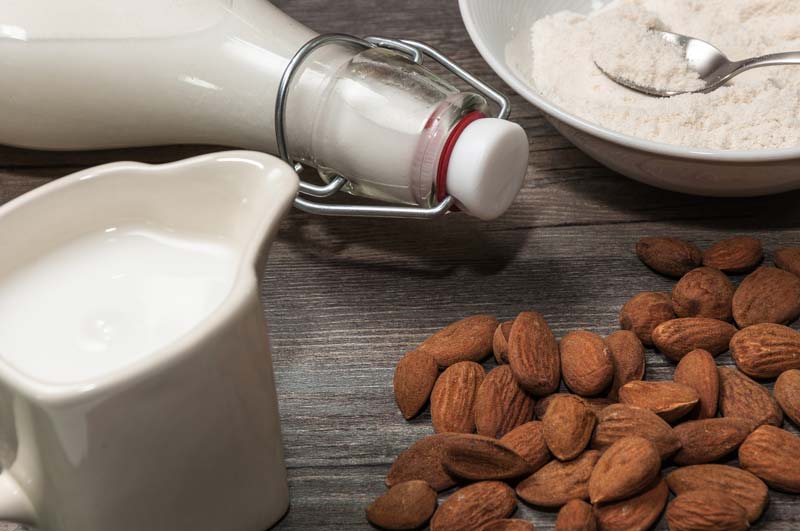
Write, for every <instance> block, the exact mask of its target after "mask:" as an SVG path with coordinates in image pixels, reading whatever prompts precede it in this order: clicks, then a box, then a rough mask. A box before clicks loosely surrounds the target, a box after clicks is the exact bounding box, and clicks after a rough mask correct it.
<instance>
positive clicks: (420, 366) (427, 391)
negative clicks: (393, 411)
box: [394, 350, 439, 420]
mask: <svg viewBox="0 0 800 531" xmlns="http://www.w3.org/2000/svg"><path fill="white" fill-rule="evenodd" d="M438 376H439V368H438V367H437V366H436V362H435V361H434V360H433V358H432V357H431V356H430V355H428V354H427V353H425V352H421V351H419V350H414V351H411V352H409V353H408V354H406V355H405V356H403V357H402V358H401V359H400V361H399V362H398V363H397V367H395V369H394V398H395V401H396V402H397V406H398V407H399V408H400V412H401V413H402V414H403V417H405V419H406V420H410V419H412V418H414V417H416V416H417V415H418V414H419V412H420V411H422V409H423V408H424V407H425V404H427V403H428V398H429V397H430V396H431V391H432V390H433V386H434V384H435V383H436V378H438Z"/></svg>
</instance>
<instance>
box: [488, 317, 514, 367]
mask: <svg viewBox="0 0 800 531" xmlns="http://www.w3.org/2000/svg"><path fill="white" fill-rule="evenodd" d="M513 324H514V321H506V322H505V323H502V324H501V325H500V326H498V327H497V328H496V329H495V331H494V338H493V339H492V351H493V352H494V359H495V361H497V364H498V365H503V364H505V363H508V336H509V335H510V334H511V326H512V325H513Z"/></svg>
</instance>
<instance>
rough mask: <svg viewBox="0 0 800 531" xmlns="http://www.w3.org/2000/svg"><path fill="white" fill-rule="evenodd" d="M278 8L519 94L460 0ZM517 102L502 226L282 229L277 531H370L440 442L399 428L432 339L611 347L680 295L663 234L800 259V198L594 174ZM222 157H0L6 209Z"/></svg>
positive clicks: (422, 425) (773, 511)
mask: <svg viewBox="0 0 800 531" xmlns="http://www.w3.org/2000/svg"><path fill="white" fill-rule="evenodd" d="M276 3H277V4H278V5H279V6H280V7H282V8H283V9H285V10H286V11H288V12H289V13H290V14H291V15H293V16H294V17H296V18H297V19H299V20H301V21H302V22H304V23H306V24H308V25H309V26H311V27H313V28H315V29H316V30H318V31H320V32H325V31H341V32H351V33H355V34H362V35H367V34H375V35H384V36H391V37H406V38H414V39H420V40H424V41H427V42H429V43H431V44H433V45H434V46H436V47H438V48H440V49H441V50H443V51H444V52H446V53H447V54H449V55H450V56H452V57H454V58H455V59H456V60H457V61H459V62H461V63H462V64H463V65H465V66H466V67H468V68H469V69H471V70H472V71H473V72H475V73H477V74H479V75H480V76H482V77H483V78H484V79H487V80H489V81H490V82H492V83H494V84H496V85H497V86H498V87H501V88H503V89H504V90H506V91H508V92H509V93H510V90H509V89H508V87H506V86H505V85H504V84H503V83H502V82H500V80H499V79H498V78H497V76H496V75H494V74H493V73H492V72H491V70H490V69H489V67H488V66H487V65H486V64H485V63H484V61H483V60H482V59H481V58H480V56H479V55H478V53H477V51H476V50H475V48H474V47H473V46H472V44H471V43H470V41H469V38H468V36H467V34H466V31H465V30H464V27H463V25H462V22H461V19H460V16H459V13H458V7H457V3H456V1H455V0H433V1H431V0H406V1H403V2H385V1H380V0H348V1H346V2H337V1H332V0H327V1H323V0H279V1H278V2H276ZM512 100H513V104H514V106H513V113H512V119H514V120H516V121H518V122H519V123H521V124H522V125H523V126H524V127H525V129H526V130H527V132H528V135H529V136H530V140H531V164H530V168H529V172H528V181H527V184H526V186H525V188H524V190H523V191H522V193H521V194H520V195H519V199H518V201H517V202H516V204H515V205H514V206H513V207H512V209H511V210H510V211H509V212H508V214H507V215H505V216H504V217H503V218H502V219H500V220H498V221H495V222H492V223H484V222H479V221H476V220H473V219H468V218H466V217H464V216H463V215H452V216H448V217H447V218H446V219H443V220H439V221H433V222H414V221H385V220H365V219H323V218H319V217H313V216H310V215H306V214H303V213H301V212H293V213H292V214H291V215H290V216H289V218H288V219H287V220H286V221H285V222H284V224H283V226H282V230H281V232H280V235H279V237H278V241H277V243H276V244H275V246H274V248H273V250H272V253H271V261H270V263H269V266H268V270H267V271H266V274H265V275H264V278H263V282H262V287H263V300H264V304H265V306H266V313H267V316H268V320H269V322H270V329H271V335H272V340H273V350H274V358H275V371H276V375H277V384H278V394H279V399H280V407H281V414H282V418H283V430H284V431H283V434H284V440H285V446H286V459H287V464H288V467H289V476H290V483H291V493H292V508H291V510H290V512H289V513H288V515H287V516H286V517H285V518H284V520H283V521H282V522H281V523H280V524H279V525H278V526H277V529H279V530H281V531H290V530H291V531H294V530H297V531H300V530H304V531H310V530H322V529H369V526H368V525H367V524H366V522H365V519H364V508H365V507H366V505H367V504H368V503H369V502H370V501H371V500H372V499H373V498H374V497H376V496H377V495H378V494H380V493H382V492H383V490H384V486H383V478H384V476H385V474H386V472H387V470H388V468H389V465H390V463H391V462H392V460H393V459H394V457H395V456H396V455H397V454H398V453H399V452H400V451H401V450H403V449H404V448H406V447H407V446H408V445H409V444H411V443H412V442H413V441H415V440H416V439H418V438H420V437H422V436H424V435H426V434H429V433H432V428H431V426H430V417H429V415H428V414H427V413H426V414H424V415H422V416H421V417H420V418H418V419H416V420H415V421H413V422H410V423H409V422H406V421H404V420H403V418H402V416H401V415H400V413H399V412H398V411H397V408H396V407H395V405H394V399H393V395H392V373H393V367H394V365H395V363H396V362H397V360H398V359H399V358H400V356H401V355H402V354H403V353H404V352H406V351H408V350H410V349H412V348H414V346H415V345H416V344H417V343H418V342H419V341H421V340H422V339H424V338H425V337H426V336H427V335H428V334H430V333H431V332H433V331H435V330H436V329H437V328H440V327H441V326H443V325H445V324H447V323H449V322H451V321H454V320H456V319H458V318H461V317H463V316H466V315H469V314H475V313H491V314H495V315H497V316H498V317H500V318H501V319H508V318H512V317H513V316H515V315H516V314H517V313H518V312H520V311H522V310H527V309H537V310H539V311H541V312H542V313H544V315H545V316H546V317H547V318H548V319H549V321H550V323H551V325H552V326H553V328H554V330H555V332H556V334H557V335H559V336H560V335H563V334H564V333H565V332H567V331H569V330H574V329H589V330H593V331H596V332H598V333H601V334H607V333H610V332H611V331H613V330H615V329H616V328H617V312H618V310H619V308H620V306H621V305H622V304H623V303H624V302H625V301H626V300H627V299H628V298H629V297H630V296H631V295H632V294H634V293H635V292H637V291H644V290H669V289H671V286H672V282H670V281H668V280H665V279H663V278H660V277H658V276H657V275H655V274H653V273H651V272H649V271H648V270H647V269H646V268H645V267H644V266H642V265H641V264H640V263H639V261H638V260H637V259H636V257H635V256H634V253H633V246H634V243H635V242H636V240H637V239H638V238H640V237H642V236H645V235H659V234H669V235H674V236H679V237H683V238H686V239H688V240H691V241H694V242H696V243H697V244H699V245H701V246H705V245H708V244H709V243H711V242H713V241H716V240H719V239H721V238H723V237H725V236H728V235H731V234H740V233H746V234H752V235H755V236H757V237H760V238H762V239H763V240H764V242H765V245H766V247H767V248H768V249H774V248H775V247H776V246H778V245H789V244H793V245H799V244H800V231H798V228H797V227H798V226H800V225H799V224H800V209H798V208H797V205H798V204H800V193H788V194H784V195H780V196H775V197H768V198H759V199H735V200H734V199H732V200H724V199H703V198H699V197H691V196H687V195H680V194H676V193H670V192H665V191H661V190H657V189H654V188H650V187H648V186H645V185H642V184H638V183H636V182H633V181H630V180H628V179H625V178H623V177H621V176H619V175H617V174H615V173H614V172H612V171H610V170H608V169H605V168H603V167H601V166H599V165H598V164H597V163H595V162H594V161H592V160H591V159H590V158H588V157H587V156H586V155H584V154H582V153H581V152H580V151H578V150H577V149H575V148H574V147H573V146H572V145H571V144H569V142H567V141H566V140H565V139H564V138H562V137H561V136H559V135H558V134H557V133H556V132H555V131H554V130H553V128H552V127H550V125H549V124H548V123H547V122H546V121H545V120H544V119H543V118H542V115H541V114H540V113H539V112H538V111H537V110H536V109H535V108H534V107H532V106H531V105H529V104H528V103H526V102H525V101H523V100H522V99H521V98H520V97H518V96H516V95H514V97H513V98H512ZM212 150H213V148H209V147H195V146H180V147H166V148H152V149H138V150H127V151H107V152H92V153H45V152H34V151H25V150H16V149H11V148H0V203H2V202H5V201H7V200H9V199H11V198H13V197H16V196H18V195H20V194H22V193H24V192H26V191H28V190H30V189H32V188H35V187H36V186H39V185H41V184H44V183H45V182H48V181H49V180H51V179H53V178H57V177H59V176H62V175H66V174H68V173H71V172H73V171H77V170H79V169H81V168H84V167H86V166H90V165H94V164H98V163H103V162H109V161H114V160H123V159H128V160H140V161H145V162H163V161H171V160H176V159H179V158H183V157H186V156H189V155H193V154H198V153H203V152H208V151H212ZM719 362H720V363H721V364H731V359H730V357H729V356H728V355H723V356H722V357H720V359H719ZM648 363H649V365H648V369H647V377H648V378H653V379H668V378H671V375H672V371H673V366H672V365H671V364H669V363H667V362H665V360H664V359H663V358H662V357H661V356H659V355H656V354H653V353H649V354H648ZM491 365H492V363H487V367H489V366H491ZM791 429H794V428H791ZM798 466H800V465H798ZM771 500H772V501H771V503H770V506H769V509H768V512H767V517H766V518H765V519H762V520H761V521H760V522H759V523H757V524H756V526H755V528H756V529H765V530H766V529H769V530H775V531H778V530H786V531H788V530H794V529H798V528H800V500H798V499H795V498H791V497H789V496H786V495H782V494H778V493H772V496H771ZM517 514H518V515H521V516H522V517H528V518H530V519H532V520H533V521H534V522H535V523H536V526H537V529H539V530H546V529H552V527H553V521H554V518H555V515H554V514H553V513H544V512H541V511H536V510H533V509H531V508H529V507H526V506H524V505H523V504H522V503H520V508H519V510H518V513H517ZM2 528H3V527H2V526H1V525H0V529H2ZM665 528H666V526H665V525H664V524H663V522H662V524H661V527H659V529H665ZM6 529H14V527H13V526H10V527H6ZM109 531H113V530H109ZM175 531H183V530H175ZM187 531H188V530H187ZM221 531H224V530H221Z"/></svg>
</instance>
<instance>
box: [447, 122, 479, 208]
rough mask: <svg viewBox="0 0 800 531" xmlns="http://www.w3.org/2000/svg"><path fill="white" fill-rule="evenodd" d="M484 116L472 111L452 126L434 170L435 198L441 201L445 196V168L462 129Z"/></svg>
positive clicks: (448, 165)
mask: <svg viewBox="0 0 800 531" xmlns="http://www.w3.org/2000/svg"><path fill="white" fill-rule="evenodd" d="M482 118H486V115H485V114H483V113H482V112H480V111H473V112H471V113H469V114H468V115H466V116H464V117H463V118H462V119H461V121H460V122H458V123H457V124H456V126H455V127H453V130H452V131H451V132H450V136H449V137H447V141H446V142H445V143H444V147H443V148H442V156H441V157H440V158H439V167H438V168H437V171H436V200H437V201H443V200H444V198H445V197H447V169H448V168H449V167H450V157H452V155H453V148H455V146H456V142H458V139H459V138H460V137H461V134H462V133H463V132H464V130H465V129H466V128H467V127H469V125H470V124H471V123H472V122H475V121H478V120H480V119H482Z"/></svg>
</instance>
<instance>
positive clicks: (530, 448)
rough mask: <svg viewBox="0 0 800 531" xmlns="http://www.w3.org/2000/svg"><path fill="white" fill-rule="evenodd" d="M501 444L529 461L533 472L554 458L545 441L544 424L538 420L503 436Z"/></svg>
mask: <svg viewBox="0 0 800 531" xmlns="http://www.w3.org/2000/svg"><path fill="white" fill-rule="evenodd" d="M500 442H501V443H503V444H504V445H505V446H506V447H507V448H510V449H511V450H514V451H515V452H516V453H517V454H518V455H519V456H520V457H522V458H523V459H524V460H525V461H527V462H528V465H530V467H531V471H532V472H535V471H537V470H539V469H540V468H542V467H543V466H544V465H546V464H547V463H548V462H549V461H550V460H551V459H552V458H553V456H552V455H551V454H550V449H549V448H547V442H545V440H544V424H543V423H542V422H541V421H538V420H532V421H531V422H526V423H525V424H523V425H521V426H517V427H516V428H514V429H513V430H511V431H510V432H508V433H506V434H505V435H503V437H502V438H501V439H500Z"/></svg>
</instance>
